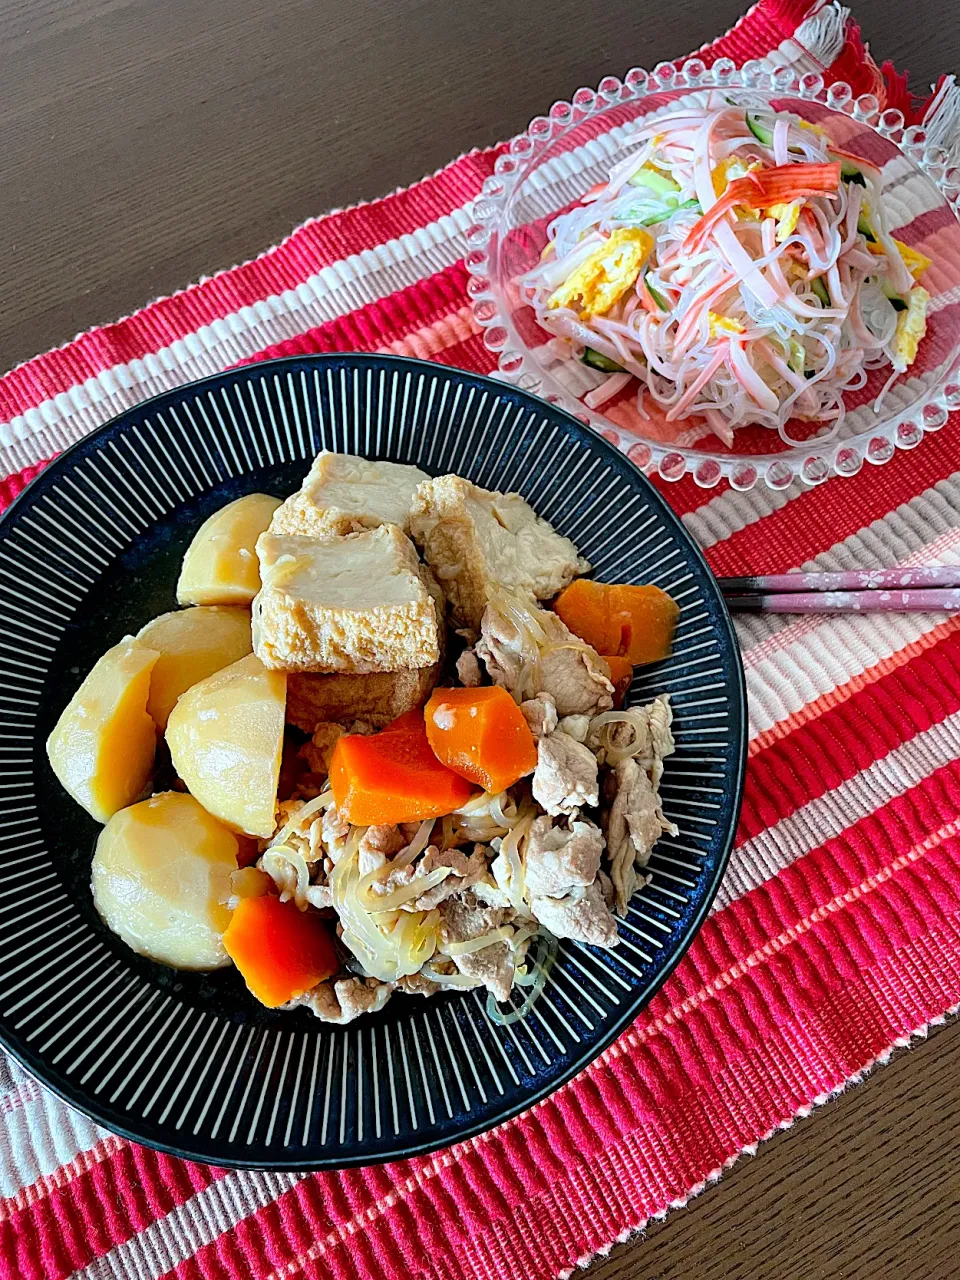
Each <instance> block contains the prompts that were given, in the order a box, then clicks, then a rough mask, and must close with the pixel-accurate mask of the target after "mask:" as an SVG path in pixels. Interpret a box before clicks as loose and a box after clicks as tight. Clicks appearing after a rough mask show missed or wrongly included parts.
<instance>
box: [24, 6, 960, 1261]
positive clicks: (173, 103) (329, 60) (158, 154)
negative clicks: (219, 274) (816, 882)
mask: <svg viewBox="0 0 960 1280" xmlns="http://www.w3.org/2000/svg"><path fill="white" fill-rule="evenodd" d="M740 10H741V0H711V2H710V3H704V0H669V3H666V4H663V5H660V6H656V7H655V6H653V5H651V4H645V3H640V0H606V3H604V4H603V5H600V4H593V3H590V2H589V0H522V2H521V0H485V3H482V4H479V3H470V2H468V0H351V3H350V4H347V5H343V4H335V3H329V2H325V0H272V3H268V4H264V3H263V0H229V3H228V2H227V0H205V2H199V3H198V0H0V158H2V160H0V163H2V165H3V184H2V195H0V214H2V216H0V229H2V247H3V259H2V266H0V280H2V288H0V366H2V367H3V368H9V367H11V366H12V365H13V364H15V363H17V362H18V361H20V360H23V359H26V358H27V357H29V356H31V355H34V354H35V353H36V352H38V351H41V350H44V349H45V348H48V347H50V346H53V345H56V344H58V343H61V342H64V341H66V340H67V339H69V338H71V337H72V336H73V335H74V334H75V333H76V332H78V331H79V330H82V329H85V328H88V327H89V326H91V325H93V324H97V323H100V322H104V321H109V320H113V319H115V318H116V317H117V316H119V315H121V314H124V313H126V312H128V311H130V310H132V309H134V308H136V307H137V306H139V305H142V304H143V303H144V302H145V301H147V300H148V299H150V298H152V297H155V296H157V295H160V294H165V293H170V292H172V291H173V290H174V289H176V288H178V287H181V286H183V285H185V284H187V283H188V282H189V281H191V280H193V279H195V278H197V277H198V276H199V275H202V274H210V273H211V272H212V271H213V270H215V269H217V268H221V267H227V266H230V265H231V264H232V263H234V262H237V261H239V260H241V259H243V258H247V257H250V256H252V255H254V254H255V253H257V252H258V251H259V250H261V249H263V248H264V247H265V246H266V245H268V244H270V243H272V242H274V241H276V240H277V239H279V238H280V237H282V236H283V235H284V234H285V233H286V232H287V231H289V230H290V229H291V228H292V227H293V226H294V225H295V224H296V223H297V222H300V221H302V220H303V219H304V218H306V217H309V216H310V215H312V214H318V213H321V212H323V211H324V210H326V209H328V208H331V207H334V206H338V205H345V204H349V203H352V202H354V201H356V200H359V199H363V198H370V197H373V196H377V195H381V194H383V193H384V192H385V191H388V190H390V189H392V188H393V187H396V186H398V185H401V184H405V183H409V182H411V181H413V180H415V179H417V178H418V177H420V176H421V175H422V174H423V173H425V172H428V171H430V170H432V169H435V168H437V167H438V166H440V165H442V164H443V163H444V162H445V161H446V160H449V159H450V158H452V157H453V156H455V155H456V154H458V153H459V152H461V151H463V150H465V149H468V148H469V147H472V146H475V145H483V144H487V143H491V142H494V141H496V140H497V139H500V138H504V137H507V136H509V135H510V134H512V133H514V132H516V131H517V130H518V129H520V128H522V127H523V126H524V125H525V124H526V123H527V121H528V120H529V119H530V118H531V117H532V116H533V115H536V114H538V113H540V112H541V111H542V110H543V109H544V108H545V107H548V106H549V105H550V104H551V103H552V102H554V101H555V100H556V99H558V98H564V97H569V96H570V94H571V93H572V92H573V91H574V90H575V89H576V88H578V87H579V86H580V85H583V84H587V85H596V84H597V82H598V81H599V80H600V78H601V77H602V76H603V75H605V74H607V73H609V72H614V73H619V74H621V75H622V74H623V72H624V71H626V70H627V68H628V67H629V66H631V65H639V66H652V65H654V64H655V63H656V62H658V61H660V60H661V59H664V58H668V57H674V56H677V55H680V54H683V53H686V52H689V51H690V50H691V49H693V48H694V47H696V46H698V45H700V44H702V43H703V42H704V41H706V40H708V39H710V38H711V37H713V36H715V35H716V34H717V33H718V32H719V31H721V30H722V29H726V28H727V27H729V26H730V25H731V24H732V23H733V22H734V21H735V20H736V18H737V17H738V16H739V13H740ZM655 12H656V17H654V16H653V15H654V13H655ZM860 17H861V20H862V21H863V23H864V25H865V34H866V35H867V36H868V37H869V39H870V41H871V45H872V49H873V52H874V55H875V56H876V57H877V60H878V61H880V60H881V59H883V58H892V59H893V60H894V61H895V62H896V63H897V65H898V66H900V67H905V68H909V69H910V71H911V73H912V76H913V83H914V84H915V86H916V87H917V88H918V89H922V88H924V87H925V86H926V85H927V84H928V83H929V82H930V81H931V80H933V79H934V78H935V77H936V76H937V75H938V73H939V72H941V71H949V70H956V71H960V18H958V17H957V10H956V8H955V6H954V5H952V4H949V3H945V0H913V2H912V3H911V4H909V5H906V6H905V5H903V4H901V3H894V0H873V3H870V4H867V3H864V4H863V5H862V6H861V8H860ZM958 1055H960V1025H958V1024H957V1023H953V1024H951V1025H949V1026H947V1027H944V1028H941V1029H939V1030H937V1031H936V1032H935V1033H934V1034H933V1035H932V1036H931V1037H930V1039H929V1040H928V1041H927V1042H926V1043H925V1044H923V1045H921V1046H920V1047H918V1048H916V1049H914V1050H912V1051H911V1052H900V1053H898V1055H896V1057H895V1058H894V1060H893V1061H892V1062H891V1063H890V1064H889V1065H887V1066H885V1067H883V1068H882V1069H880V1070H878V1071H877V1072H875V1073H874V1075H872V1076H871V1077H870V1078H869V1079H868V1080H867V1081H866V1082H865V1083H863V1084H862V1085H861V1086H860V1087H859V1088H857V1089H854V1090H852V1091H850V1092H849V1093H847V1094H845V1095H844V1096H843V1097H842V1098H840V1099H839V1100H837V1101H834V1102H831V1103H829V1104H828V1105H826V1106H824V1107H823V1108H821V1109H820V1110H819V1111H818V1112H817V1113H816V1114H815V1115H813V1116H812V1117H810V1118H809V1119H806V1120H803V1121H800V1122H798V1124H797V1125H796V1126H794V1128H793V1129H791V1130H790V1131H789V1132H786V1133H783V1134H779V1135H778V1136H777V1137H775V1138H774V1139H772V1140H771V1141H770V1142H769V1143H767V1144H765V1145H763V1146H762V1147H761V1148H760V1151H759V1152H758V1154H757V1156H756V1157H754V1158H749V1157H745V1158H744V1159H742V1160H741V1161H740V1162H739V1163H738V1164H737V1165H736V1166H735V1167H734V1168H733V1169H732V1170H730V1171H729V1172H728V1173H727V1174H726V1175H725V1176H724V1178H723V1180H722V1181H721V1182H720V1183H719V1184H718V1185H717V1186H714V1187H711V1188H710V1189H709V1190H708V1191H707V1192H706V1193H705V1194H704V1195H702V1196H701V1197H699V1198H698V1199H697V1200H695V1201H693V1202H692V1204H691V1206H690V1207H689V1208H688V1209H685V1210H682V1211H678V1212H674V1213H672V1214H671V1215H670V1216H669V1217H668V1218H667V1219H666V1220H665V1221H664V1222H662V1223H658V1224H654V1225H653V1226H651V1228H650V1229H649V1231H648V1232H647V1233H646V1236H645V1237H644V1238H643V1239H639V1240H634V1241H631V1242H628V1243H627V1244H625V1245H621V1246H618V1247H617V1248H616V1249H615V1250H614V1251H613V1253H612V1254H611V1255H610V1257H609V1258H606V1259H602V1260H599V1261H598V1262H596V1263H594V1265H593V1267H592V1268H591V1269H590V1271H589V1273H588V1280H626V1277H643V1278H644V1280H721V1277H722V1278H723V1280H748V1278H749V1280H752V1278H754V1277H758V1278H763V1280H814V1278H815V1277H831V1278H832V1277H845V1278H846V1280H853V1278H854V1277H857V1278H860V1277H862V1278H863V1280H886V1278H888V1277H889V1278H891V1280H892V1278H894V1277H896V1278H897V1280H899V1278H900V1277H903V1278H904V1280H935V1278H936V1277H944V1280H946V1278H947V1277H956V1276H958V1275H960V1208H958V1206H960V1141H958V1134H960V1070H958V1069H957V1064H958ZM510 1280H522V1277H516V1278H514V1277H511V1278H510Z"/></svg>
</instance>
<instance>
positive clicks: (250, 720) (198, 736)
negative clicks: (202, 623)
mask: <svg viewBox="0 0 960 1280" xmlns="http://www.w3.org/2000/svg"><path fill="white" fill-rule="evenodd" d="M286 699H287V677H286V675H285V674H284V672H282V671H268V670H267V669H266V667H265V666H264V665H263V663H262V662H261V661H260V659H259V658H257V657H255V656H254V655H253V654H250V656H249V657H247V658H241V659H240V661H239V662H234V663H233V664H232V666H229V667H224V668H223V670H222V671H217V672H216V673H215V674H214V675H212V676H208V677H207V678H206V680H201V681H200V682H199V683H198V684H195V685H194V686H193V688H191V689H188V690H187V691H186V693H184V694H183V695H182V696H181V698H180V700H179V702H178V703H177V705H176V706H175V707H174V708H173V710H172V711H171V713H170V719H169V721H168V722H167V745H168V746H169V747H170V756H171V758H172V760H173V767H174V768H175V769H176V771H177V773H178V774H179V775H180V777H181V778H182V779H183V781H184V782H185V783H186V784H187V789H188V790H189V791H190V793H191V795H194V796H196V798H197V799H198V800H199V801H200V803H201V804H202V805H203V807H204V808H205V809H206V810H207V811H208V812H209V813H212V814H213V815H214V817H216V818H219V819H220V821H221V822H225V823H226V824H227V826H228V827H232V828H234V829H235V830H237V831H242V832H245V833H246V834H247V835H250V836H263V837H266V836H272V835H273V830H274V826H275V814H276V808H277V785H278V782H279V779H280V756H281V753H282V749H283V721H284V712H285V710H286Z"/></svg>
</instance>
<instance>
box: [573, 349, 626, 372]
mask: <svg viewBox="0 0 960 1280" xmlns="http://www.w3.org/2000/svg"><path fill="white" fill-rule="evenodd" d="M580 359H581V360H582V361H583V363H584V364H586V365H589V366H590V368H591V369H599V370H600V372H601V373H623V365H622V364H617V362H616V360H611V359H610V357H609V356H605V355H603V353H602V352H600V351H594V349H593V347H587V348H586V349H585V350H584V353H583V355H582V356H581V357H580Z"/></svg>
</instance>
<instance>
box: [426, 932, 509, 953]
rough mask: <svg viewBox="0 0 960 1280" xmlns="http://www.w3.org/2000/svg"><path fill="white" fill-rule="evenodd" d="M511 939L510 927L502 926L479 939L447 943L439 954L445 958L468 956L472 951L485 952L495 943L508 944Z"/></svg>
mask: <svg viewBox="0 0 960 1280" xmlns="http://www.w3.org/2000/svg"><path fill="white" fill-rule="evenodd" d="M512 937H513V929H512V928H511V927H510V925H508V924H504V925H501V926H500V928H499V929H491V930H490V932H489V933H485V934H483V935H482V936H481V937H479V938H469V939H468V940H467V941H466V942H448V943H447V944H446V945H445V946H443V947H442V948H441V954H442V955H445V956H469V955H471V954H472V953H473V952H474V951H486V949H487V947H492V946H493V944H494V943H495V942H509V941H510V939H511V938H512Z"/></svg>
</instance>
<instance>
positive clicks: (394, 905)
mask: <svg viewBox="0 0 960 1280" xmlns="http://www.w3.org/2000/svg"><path fill="white" fill-rule="evenodd" d="M380 870H381V871H382V870H383V868H380ZM452 874H453V868H452V867H436V868H435V869H434V870H433V871H428V872H427V874H426V875H424V876H416V877H415V878H414V879H413V880H410V881H408V883H407V884H402V885H400V886H399V888H397V889H393V890H391V892H390V893H384V894H377V893H371V892H370V886H371V884H372V883H373V881H374V880H375V879H376V878H377V877H378V875H379V871H375V872H371V873H370V874H368V875H365V876H363V877H362V878H361V879H360V881H359V882H358V885H357V898H358V899H359V902H360V905H361V906H362V907H365V908H366V909H367V911H370V912H373V913H374V914H376V913H378V912H381V911H396V910H397V909H398V908H399V907H402V906H403V905H404V903H406V902H412V901H413V899H414V898H419V897H420V895H421V893H426V892H427V890H428V889H433V888H434V887H435V886H436V885H438V884H443V882H444V880H446V878H447V876H450V875H452Z"/></svg>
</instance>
